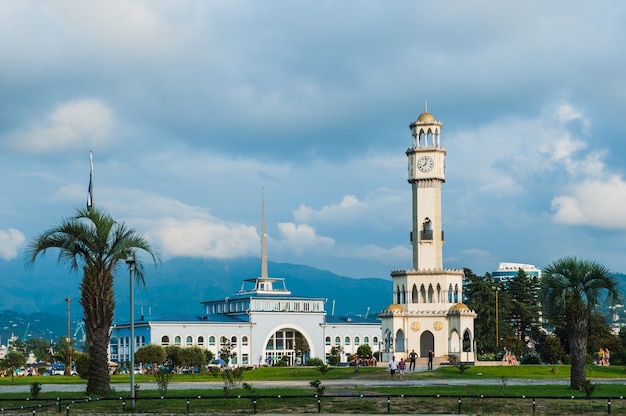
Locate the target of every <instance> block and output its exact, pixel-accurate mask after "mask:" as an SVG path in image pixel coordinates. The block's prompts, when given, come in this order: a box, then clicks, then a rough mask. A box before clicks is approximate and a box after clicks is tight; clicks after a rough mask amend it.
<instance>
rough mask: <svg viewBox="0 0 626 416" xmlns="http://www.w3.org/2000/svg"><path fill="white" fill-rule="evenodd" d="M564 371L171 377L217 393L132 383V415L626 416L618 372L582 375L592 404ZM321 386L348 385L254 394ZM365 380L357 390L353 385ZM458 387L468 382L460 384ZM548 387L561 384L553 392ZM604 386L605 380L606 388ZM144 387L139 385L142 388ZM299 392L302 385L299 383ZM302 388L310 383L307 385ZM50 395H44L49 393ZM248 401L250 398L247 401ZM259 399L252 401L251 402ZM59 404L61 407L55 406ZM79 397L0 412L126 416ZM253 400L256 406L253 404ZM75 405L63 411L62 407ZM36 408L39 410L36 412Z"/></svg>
mask: <svg viewBox="0 0 626 416" xmlns="http://www.w3.org/2000/svg"><path fill="white" fill-rule="evenodd" d="M569 375H570V367H569V366H543V365H522V366H517V367H481V366H475V367H470V368H469V369H467V370H466V371H465V372H463V373H461V372H460V371H459V369H457V368H455V367H452V366H441V367H439V368H437V369H436V370H434V371H425V372H416V373H408V374H406V376H405V378H406V379H407V380H424V381H429V380H432V381H433V383H438V384H437V385H426V386H415V385H413V386H409V385H403V384H402V382H400V381H398V382H397V383H396V384H394V385H393V386H386V387H380V386H379V387H372V386H371V383H366V382H365V381H367V380H388V379H389V372H388V371H387V370H386V369H385V368H383V367H376V368H368V367H361V368H360V371H359V372H358V373H356V372H355V371H354V369H353V368H344V367H342V368H333V369H332V370H331V371H329V372H328V373H327V374H326V375H324V376H322V374H321V373H320V372H319V371H318V370H317V369H316V368H313V367H297V368H292V367H267V368H260V369H256V370H250V371H246V372H245V373H244V382H245V383H247V384H248V386H249V387H248V389H244V388H237V389H232V390H230V392H229V393H230V395H229V396H228V397H225V392H224V390H223V389H222V388H221V387H222V386H223V380H222V379H221V377H218V378H216V377H213V376H211V375H209V374H205V375H190V374H177V375H175V376H174V378H173V380H172V382H173V383H175V382H192V381H196V382H214V383H216V384H217V386H218V387H220V388H211V389H207V388H202V387H201V386H198V387H199V388H198V389H190V390H171V389H170V390H169V391H168V393H167V395H166V397H165V399H163V398H161V397H160V395H159V392H158V390H157V389H156V384H146V383H147V382H154V377H152V376H147V375H136V376H135V381H136V382H137V383H139V384H141V390H140V394H139V397H140V399H139V400H138V401H137V403H136V409H135V411H137V412H145V413H163V412H167V413H171V414H176V413H187V412H188V411H189V412H190V413H194V412H196V413H205V412H211V413H233V414H236V413H243V414H249V413H252V412H253V411H254V409H256V410H257V412H259V413H293V412H300V413H302V412H304V413H317V410H318V406H320V409H321V410H322V411H323V412H328V413H333V412H335V413H387V410H390V411H391V413H457V411H458V410H459V406H462V410H463V413H476V414H485V413H487V414H533V413H535V414H573V413H578V414H580V413H584V414H606V413H607V406H608V398H609V397H610V398H611V401H612V409H611V413H612V414H626V399H624V398H623V397H624V395H626V388H625V386H624V384H617V383H610V382H609V383H607V384H604V383H602V384H600V383H594V380H599V379H626V371H625V369H624V367H622V366H611V367H597V366H588V367H587V377H588V378H589V379H590V380H591V382H592V383H594V384H595V391H594V392H593V396H592V397H591V398H590V399H587V398H585V394H584V393H583V392H579V391H572V390H570V389H569V387H568V383H563V381H567V380H569ZM316 379H319V380H321V383H322V386H324V385H325V381H330V380H346V381H347V380H349V381H350V383H346V385H345V386H343V385H341V384H339V385H337V383H334V384H331V385H328V386H327V387H326V388H325V392H324V395H323V396H322V397H321V398H320V401H319V402H318V400H317V398H316V397H315V390H314V389H313V388H312V387H305V388H284V387H281V388H259V387H257V386H255V382H262V381H286V380H298V381H312V380H316ZM481 379H489V380H491V382H492V384H489V385H487V384H482V383H480V382H477V380H481ZM359 380H363V381H364V383H363V384H359ZM445 380H456V384H455V385H452V384H450V385H446V384H445ZM458 380H461V381H467V382H466V383H462V384H461V385H459V384H458ZM513 380H518V381H519V380H542V381H544V382H545V383H546V384H542V385H534V384H532V383H529V384H521V385H520V384H519V382H518V383H516V384H515V385H513V384H510V383H512V381H513ZM129 381H130V376H123V375H115V376H113V377H112V378H111V382H112V383H113V385H112V387H113V389H114V390H115V384H116V383H124V384H126V383H128V382H129ZM551 381H554V382H555V383H556V382H560V383H561V384H554V383H551ZM607 381H608V380H607ZM33 382H40V383H45V384H53V383H86V380H83V379H80V378H79V377H75V376H74V377H69V376H55V377H44V376H37V377H20V378H15V384H22V385H30V384H31V383H33ZM142 383H144V384H142ZM300 384H302V383H300ZM305 384H306V385H308V383H305ZM3 385H11V378H10V377H8V378H7V377H5V378H1V379H0V392H1V391H2V389H1V386H3ZM48 390H49V389H48ZM250 397H252V398H250ZM257 397H258V398H257ZM56 398H60V399H61V402H62V405H58V404H56ZM81 398H82V399H85V396H84V394H83V393H75V392H74V393H72V392H50V391H48V392H46V393H45V394H41V395H40V396H39V397H38V399H32V398H30V393H19V394H16V393H13V394H7V393H0V407H2V408H3V409H7V408H11V407H19V406H33V405H36V404H37V403H41V405H42V406H43V407H41V408H38V409H37V413H51V414H52V413H58V412H59V410H58V409H59V408H61V407H63V409H64V408H65V407H64V406H66V405H67V406H71V407H72V409H73V411H72V413H75V412H82V413H119V412H125V411H126V412H127V411H128V410H129V408H128V407H129V406H130V402H127V401H128V393H127V392H117V393H116V392H115V391H114V392H113V393H112V394H111V395H110V396H109V397H107V398H102V399H101V400H98V401H91V402H88V403H80V402H79V401H80V399H81ZM253 398H257V399H256V400H255V399H253ZM71 399H74V400H77V401H76V402H73V403H72V402H69V403H71V404H66V403H65V400H71ZM37 405H38V404H37Z"/></svg>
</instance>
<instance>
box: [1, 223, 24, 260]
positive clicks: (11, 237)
mask: <svg viewBox="0 0 626 416" xmlns="http://www.w3.org/2000/svg"><path fill="white" fill-rule="evenodd" d="M25 241H26V237H24V234H22V233H21V232H20V231H19V230H16V229H15V228H8V229H7V230H0V257H1V258H3V259H5V260H11V259H14V258H15V257H17V252H18V250H19V248H20V247H22V245H23V244H24V242H25Z"/></svg>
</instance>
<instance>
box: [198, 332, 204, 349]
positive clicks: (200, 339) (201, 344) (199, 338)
mask: <svg viewBox="0 0 626 416" xmlns="http://www.w3.org/2000/svg"><path fill="white" fill-rule="evenodd" d="M198 346H199V347H202V346H204V337H203V336H202V335H200V336H199V337H198Z"/></svg>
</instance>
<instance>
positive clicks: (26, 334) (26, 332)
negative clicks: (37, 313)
mask: <svg viewBox="0 0 626 416" xmlns="http://www.w3.org/2000/svg"><path fill="white" fill-rule="evenodd" d="M29 329H30V322H29V323H28V325H26V331H24V336H23V337H22V341H23V342H26V337H27V336H28V330H29Z"/></svg>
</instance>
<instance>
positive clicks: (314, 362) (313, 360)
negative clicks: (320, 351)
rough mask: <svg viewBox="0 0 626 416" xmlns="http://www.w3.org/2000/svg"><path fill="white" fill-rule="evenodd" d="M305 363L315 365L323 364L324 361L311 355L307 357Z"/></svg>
mask: <svg viewBox="0 0 626 416" xmlns="http://www.w3.org/2000/svg"><path fill="white" fill-rule="evenodd" d="M306 365H310V366H313V367H317V366H320V365H324V361H323V360H322V359H321V358H317V357H313V358H309V361H307V362H306Z"/></svg>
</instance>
